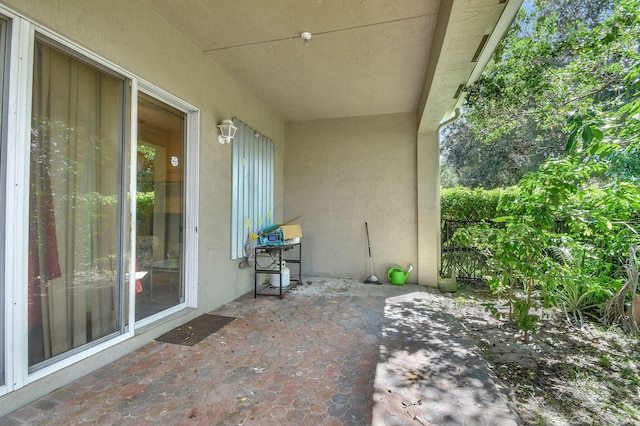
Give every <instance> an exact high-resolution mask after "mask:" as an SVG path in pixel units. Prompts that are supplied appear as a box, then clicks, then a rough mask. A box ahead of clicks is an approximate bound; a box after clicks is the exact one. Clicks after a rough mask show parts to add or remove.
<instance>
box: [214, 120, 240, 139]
mask: <svg viewBox="0 0 640 426" xmlns="http://www.w3.org/2000/svg"><path fill="white" fill-rule="evenodd" d="M218 129H220V134H219V135H218V142H220V143H221V144H224V143H231V141H232V140H233V137H234V136H235V135H236V131H237V130H238V128H237V127H236V126H234V125H233V121H231V120H222V124H218Z"/></svg>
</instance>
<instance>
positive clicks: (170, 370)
mask: <svg viewBox="0 0 640 426" xmlns="http://www.w3.org/2000/svg"><path fill="white" fill-rule="evenodd" d="M451 309H454V308H453V303H452V299H451V298H448V297H444V296H442V295H440V293H439V292H437V291H433V290H430V289H426V288H424V287H418V286H415V285H405V286H393V285H390V284H384V285H365V284H363V283H362V282H360V281H354V280H343V279H325V278H322V279H321V278H307V279H305V280H304V283H303V284H302V285H300V286H299V287H298V288H296V289H294V290H293V291H292V292H290V293H289V294H287V296H286V297H285V299H283V300H279V299H278V298H273V297H258V298H257V299H255V298H254V297H253V292H251V293H249V294H246V295H245V296H242V297H240V298H239V299H236V300H234V301H233V302H231V303H228V304H226V305H224V306H222V307H220V308H218V309H216V310H215V311H213V312H212V313H215V314H218V315H225V316H232V317H235V318H236V320H234V321H233V322H231V323H230V324H228V325H227V326H225V327H224V328H222V329H221V330H219V331H218V332H216V333H214V334H212V335H211V336H209V337H208V338H206V339H205V340H203V341H202V342H200V343H198V344H196V345H195V346H192V347H188V346H180V345H174V344H167V343H160V342H156V341H152V342H150V343H148V344H147V345H145V346H143V347H142V348H140V349H139V350H137V351H135V352H133V353H131V354H129V355H127V356H125V357H123V358H121V359H120V360H118V361H117V362H114V363H112V364H109V365H108V366H106V367H104V368H101V369H99V370H97V371H95V372H94V373H92V374H90V375H88V376H86V377H84V378H82V379H80V380H77V381H76V382H74V383H71V384H69V385H68V386H65V387H63V388H61V389H58V390H57V391H55V392H53V393H51V394H49V395H48V396H46V397H44V398H41V399H40V400H38V401H35V402H33V403H31V404H29V405H27V406H25V407H23V408H21V409H19V410H17V411H15V412H13V413H11V414H10V415H8V416H6V417H3V418H0V425H14V424H15V425H21V424H30V425H45V424H47V425H79V424H99V425H107V424H117V425H129V424H130V425H146V424H148V425H151V424H154V425H156V424H168V425H173V424H184V425H282V424H291V425H313V426H316V425H351V424H353V425H368V424H373V425H432V424H435V425H517V424H519V420H518V417H517V415H516V414H514V413H513V411H512V410H510V408H509V406H508V404H507V399H506V397H505V396H504V395H503V394H502V393H501V392H500V391H499V388H498V386H497V385H496V382H495V380H494V379H493V376H492V375H491V373H490V371H489V368H488V366H487V364H486V363H485V362H484V360H483V359H482V358H481V357H480V355H479V353H478V351H477V349H476V348H475V347H474V346H473V344H472V343H471V341H470V340H468V339H467V337H466V335H465V332H464V328H463V327H462V325H461V324H460V322H459V321H458V320H457V319H456V318H455V317H454V316H453V315H452V314H451Z"/></svg>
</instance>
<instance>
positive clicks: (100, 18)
mask: <svg viewBox="0 0 640 426" xmlns="http://www.w3.org/2000/svg"><path fill="white" fill-rule="evenodd" d="M3 3H5V4H7V5H8V6H9V7H11V8H12V9H14V10H16V11H18V12H20V13H21V14H24V15H25V16H27V17H29V18H31V19H33V20H34V21H35V22H37V23H40V24H42V25H43V26H45V27H47V28H49V29H51V30H53V31H55V32H56V33H58V34H60V35H62V36H64V37H65V38H68V39H70V40H72V41H73V42H75V43H77V44H79V45H81V46H83V47H85V48H87V49H89V50H91V51H92V52H95V53H97V54H98V55H100V56H102V57H103V58H106V59H107V60H109V61H111V62H113V63H114V64H116V65H118V66H120V67H123V68H124V69H126V70H127V71H130V72H132V73H134V74H136V75H137V76H139V77H140V78H142V79H144V80H146V81H148V82H150V83H152V84H154V85H156V86H157V87H159V88H161V89H163V90H165V91H167V92H169V93H171V94H173V95H175V96H177V97H178V98H180V99H182V100H184V101H185V102H188V103H190V104H192V105H194V106H196V107H197V108H199V109H200V111H201V116H200V118H201V124H200V139H201V140H200V147H199V150H200V190H201V196H200V200H199V202H200V215H199V216H200V219H199V225H198V229H199V253H200V256H199V258H200V259H199V260H200V261H199V265H200V266H199V276H200V286H199V295H200V301H201V302H202V307H203V308H212V307H214V306H217V305H220V304H222V303H225V302H227V301H229V300H231V299H233V298H235V297H236V296H238V295H240V294H243V293H246V292H247V291H248V290H249V289H250V288H251V286H250V285H251V277H250V276H249V273H248V271H241V272H239V270H238V267H237V263H236V262H231V261H230V260H229V258H230V234H231V232H230V212H231V204H230V203H231V195H230V194H231V146H230V145H220V144H219V143H218V141H217V129H216V127H215V126H216V124H218V123H219V122H220V121H221V120H222V119H223V118H230V117H232V116H235V117H238V118H239V119H241V120H242V121H244V122H245V123H247V124H248V125H250V126H251V127H253V128H255V129H256V130H258V131H260V132H261V133H262V134H264V135H266V136H268V137H270V138H271V139H273V140H274V141H275V143H276V182H275V191H276V192H275V213H274V215H275V219H276V220H279V219H280V218H281V217H282V207H283V192H282V189H283V186H282V182H283V173H282V169H283V168H282V165H283V157H282V153H283V151H284V123H283V122H282V120H280V118H279V117H277V116H275V115H274V114H273V113H271V112H270V111H269V110H268V109H267V108H266V107H265V105H264V104H263V103H262V102H261V101H260V100H259V99H258V98H256V97H255V96H254V95H252V93H250V92H248V91H247V90H246V89H245V88H243V87H242V86H240V85H239V84H237V83H236V82H235V81H234V79H233V78H232V77H231V76H229V75H228V74H227V73H225V72H224V70H222V68H220V67H219V66H218V65H217V64H216V63H214V62H212V61H211V60H209V59H207V57H206V56H205V55H204V54H202V52H201V50H200V49H199V48H198V47H196V46H195V45H193V44H192V43H190V42H189V41H188V40H186V39H185V38H184V37H183V36H182V35H181V34H180V33H179V32H177V31H176V30H175V29H174V28H172V27H171V26H169V25H168V24H167V23H166V22H165V21H164V20H162V19H160V18H159V17H158V16H157V15H156V14H155V13H154V12H152V11H151V10H150V9H148V8H147V7H146V6H145V5H144V3H143V2H141V1H136V0H114V1H108V2H105V1H99V0H93V1H87V0H65V1H62V2H60V1H50V0H33V1H29V2H25V1H22V0H3Z"/></svg>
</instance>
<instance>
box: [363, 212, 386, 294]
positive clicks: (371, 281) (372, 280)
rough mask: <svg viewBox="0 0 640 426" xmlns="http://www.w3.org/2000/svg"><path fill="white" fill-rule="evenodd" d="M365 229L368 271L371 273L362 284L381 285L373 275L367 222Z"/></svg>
mask: <svg viewBox="0 0 640 426" xmlns="http://www.w3.org/2000/svg"><path fill="white" fill-rule="evenodd" d="M364 226H365V228H366V229H367V247H368V248H369V269H370V272H371V275H369V276H368V277H367V278H366V279H365V280H364V283H365V284H378V285H380V284H382V282H381V281H380V280H378V277H376V276H375V275H373V257H371V242H370V241H369V225H368V224H367V222H365V223H364Z"/></svg>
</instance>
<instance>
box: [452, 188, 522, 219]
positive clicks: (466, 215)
mask: <svg viewBox="0 0 640 426" xmlns="http://www.w3.org/2000/svg"><path fill="white" fill-rule="evenodd" d="M517 194H518V189H517V188H513V187H512V188H497V189H490V190H486V189H482V188H476V189H469V188H463V187H456V188H446V189H442V191H441V192H440V212H441V218H442V220H461V221H466V220H469V221H488V220H491V219H493V218H494V217H496V216H500V213H499V211H498V206H499V205H500V204H501V203H505V204H508V203H509V201H510V200H514V199H515V198H516V197H517Z"/></svg>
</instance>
